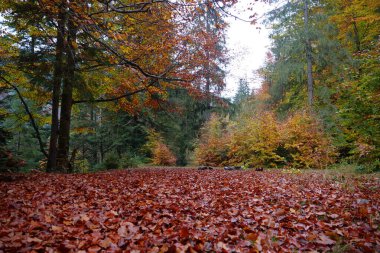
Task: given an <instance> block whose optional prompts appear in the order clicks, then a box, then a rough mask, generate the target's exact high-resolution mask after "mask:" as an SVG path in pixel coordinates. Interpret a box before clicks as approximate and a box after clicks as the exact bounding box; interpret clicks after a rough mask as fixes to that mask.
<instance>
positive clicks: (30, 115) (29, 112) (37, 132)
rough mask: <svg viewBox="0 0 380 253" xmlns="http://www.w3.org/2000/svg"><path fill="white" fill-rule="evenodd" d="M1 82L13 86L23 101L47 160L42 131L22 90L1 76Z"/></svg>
mask: <svg viewBox="0 0 380 253" xmlns="http://www.w3.org/2000/svg"><path fill="white" fill-rule="evenodd" d="M0 78H1V80H3V81H4V82H5V83H6V84H8V85H9V86H11V87H12V88H13V89H14V90H15V91H16V93H17V95H18V97H19V98H20V100H21V103H22V104H23V106H24V109H25V111H26V113H27V114H28V116H29V121H30V124H31V125H32V127H33V129H34V131H35V133H36V138H37V140H38V143H39V145H40V151H41V152H42V153H43V154H44V156H45V157H46V158H47V157H48V154H47V153H46V151H45V149H44V144H43V142H42V139H41V134H40V131H39V130H38V127H37V124H36V122H35V120H34V117H33V114H32V112H31V111H30V110H29V107H28V104H27V103H26V101H25V100H24V98H23V96H22V94H21V92H20V90H19V89H18V88H17V87H16V86H15V85H13V84H12V83H11V82H9V81H8V80H7V79H5V78H4V77H2V76H0Z"/></svg>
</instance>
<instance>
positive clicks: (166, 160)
mask: <svg viewBox="0 0 380 253" xmlns="http://www.w3.org/2000/svg"><path fill="white" fill-rule="evenodd" d="M176 162H177V159H176V157H175V156H174V154H173V153H172V152H171V151H170V149H169V148H168V147H167V146H166V145H165V144H164V143H161V142H157V143H156V145H155V148H154V149H153V158H152V163H153V164H154V165H162V166H173V165H175V164H176Z"/></svg>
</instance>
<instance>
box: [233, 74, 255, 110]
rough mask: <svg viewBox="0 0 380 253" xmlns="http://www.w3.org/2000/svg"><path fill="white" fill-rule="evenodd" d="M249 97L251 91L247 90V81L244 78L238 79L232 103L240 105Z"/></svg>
mask: <svg viewBox="0 0 380 253" xmlns="http://www.w3.org/2000/svg"><path fill="white" fill-rule="evenodd" d="M250 95H251V91H250V89H249V83H248V80H247V79H246V78H240V79H239V85H238V89H237V91H236V94H235V97H234V103H235V104H240V103H242V102H243V101H244V100H245V99H247V98H248V97H249V96H250Z"/></svg>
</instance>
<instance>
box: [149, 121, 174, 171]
mask: <svg viewBox="0 0 380 253" xmlns="http://www.w3.org/2000/svg"><path fill="white" fill-rule="evenodd" d="M143 150H144V151H145V152H146V153H147V155H148V156H149V157H150V158H151V162H152V163H153V164H154V165H158V166H172V165H175V164H176V162H177V158H176V157H175V155H174V154H173V152H172V151H171V150H170V149H169V147H168V146H167V145H166V144H165V143H164V138H163V137H162V136H161V134H160V133H158V132H156V131H155V130H153V129H150V130H149V131H148V141H147V143H146V144H145V145H144V147H143Z"/></svg>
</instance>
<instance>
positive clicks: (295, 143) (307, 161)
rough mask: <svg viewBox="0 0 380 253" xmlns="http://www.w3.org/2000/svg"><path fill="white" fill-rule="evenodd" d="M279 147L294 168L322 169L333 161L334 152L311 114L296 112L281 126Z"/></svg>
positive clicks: (320, 126)
mask: <svg viewBox="0 0 380 253" xmlns="http://www.w3.org/2000/svg"><path fill="white" fill-rule="evenodd" d="M280 145H281V147H283V149H284V152H283V153H284V156H285V157H286V159H287V162H288V163H289V164H291V165H292V166H295V167H300V168H315V169H322V168H324V167H326V166H327V165H329V164H332V163H333V162H334V161H335V157H336V152H335V148H334V147H333V145H332V143H331V140H330V139H329V138H328V136H327V135H326V134H325V133H324V131H323V128H322V125H321V123H320V122H319V121H318V119H317V118H316V117H314V115H313V114H311V113H308V112H306V111H301V112H297V113H295V114H294V115H292V116H291V117H289V118H288V119H287V120H286V122H284V123H283V124H282V126H281V144H280Z"/></svg>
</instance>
